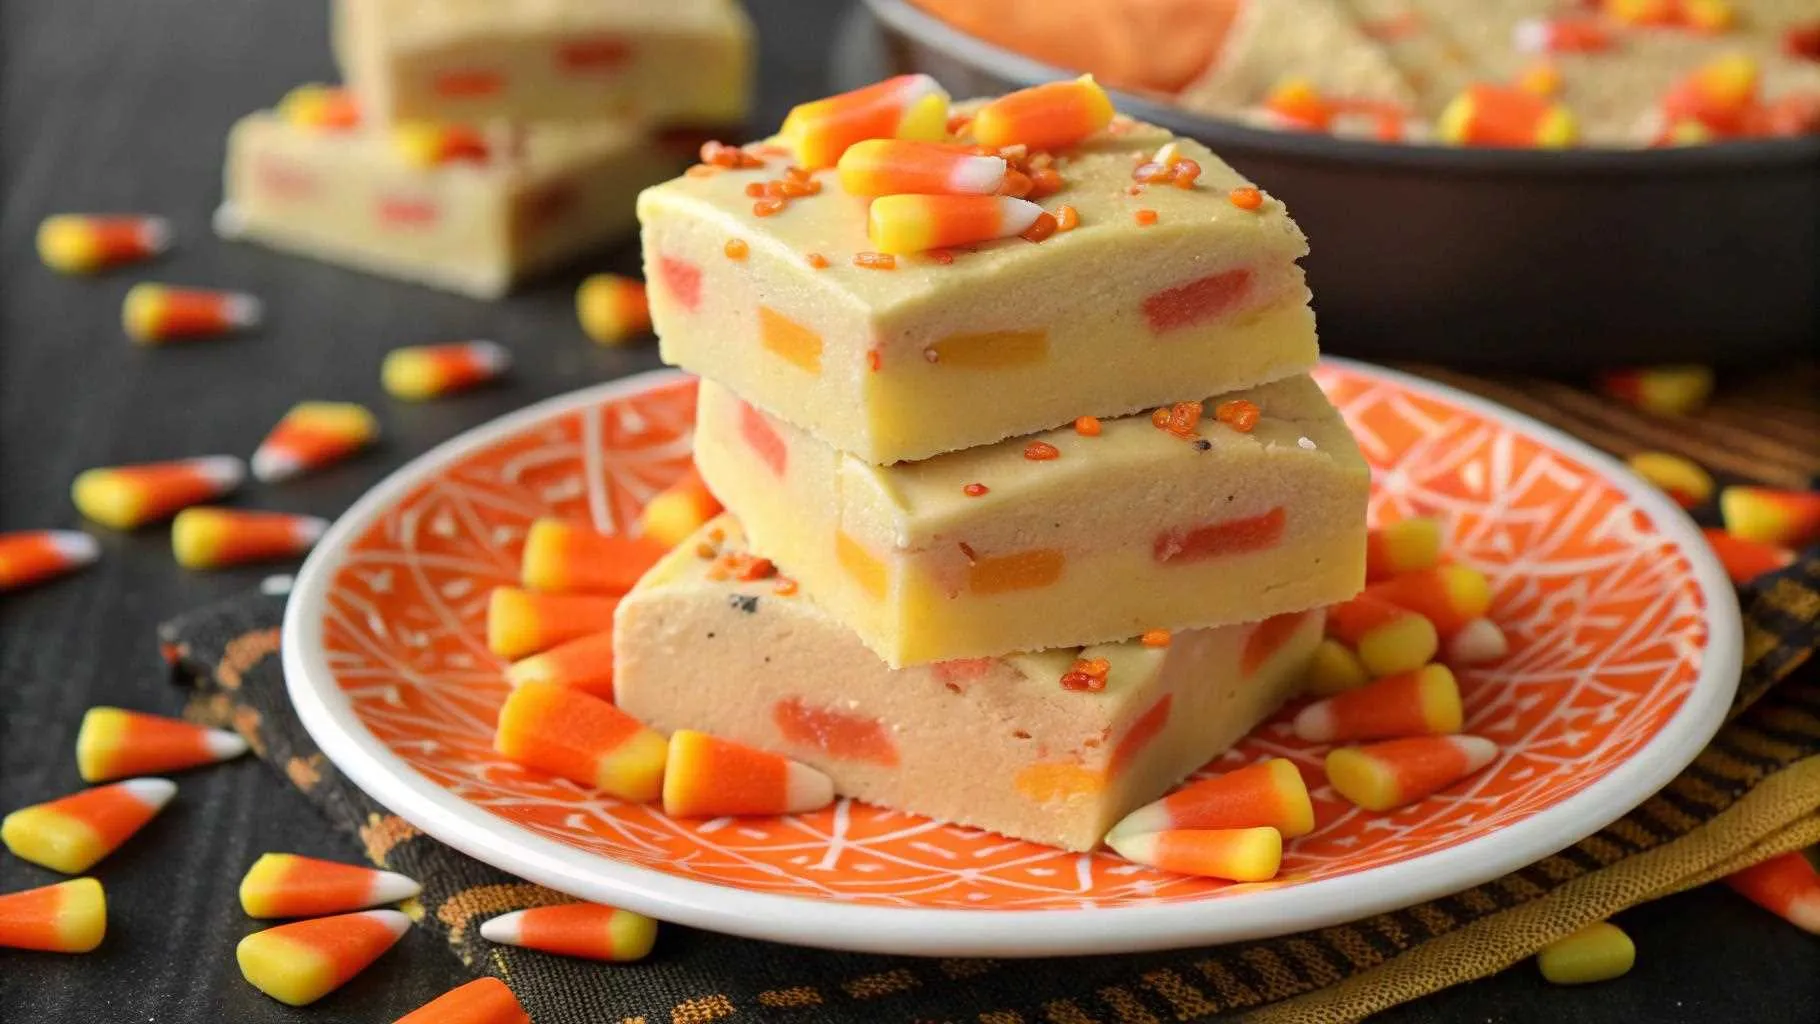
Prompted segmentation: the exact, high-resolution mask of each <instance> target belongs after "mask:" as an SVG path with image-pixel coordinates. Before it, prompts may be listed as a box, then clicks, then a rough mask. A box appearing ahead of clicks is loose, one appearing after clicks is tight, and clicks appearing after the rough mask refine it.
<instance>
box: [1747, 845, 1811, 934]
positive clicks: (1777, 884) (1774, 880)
mask: <svg viewBox="0 0 1820 1024" xmlns="http://www.w3.org/2000/svg"><path fill="white" fill-rule="evenodd" d="M1725 884H1726V885H1729V886H1731V887H1732V888H1733V889H1735V890H1737V891H1738V892H1739V893H1740V894H1742V895H1743V896H1744V897H1745V898H1746V899H1748V900H1750V901H1751V902H1752V903H1755V904H1756V905H1757V906H1759V907H1762V908H1763V909H1764V910H1767V911H1769V912H1770V913H1772V914H1774V915H1776V916H1777V917H1780V918H1781V919H1782V920H1784V921H1787V922H1788V923H1789V924H1792V925H1794V926H1795V927H1797V928H1799V929H1801V930H1802V931H1806V932H1813V933H1814V934H1815V935H1820V873H1817V872H1815V870H1814V864H1813V862H1812V861H1810V860H1808V859H1807V858H1806V857H1805V856H1803V855H1802V854H1801V852H1800V851H1799V850H1790V851H1789V852H1788V853H1783V854H1778V855H1777V856H1774V857H1771V858H1770V859H1768V860H1766V861H1763V862H1762V863H1760V864H1753V865H1751V866H1750V867H1748V868H1745V869H1744V870H1743V871H1739V872H1736V873H1735V874H1732V875H1729V876H1727V877H1726V879H1725Z"/></svg>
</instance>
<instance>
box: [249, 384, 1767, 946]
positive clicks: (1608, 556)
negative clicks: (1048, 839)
mask: <svg viewBox="0 0 1820 1024" xmlns="http://www.w3.org/2000/svg"><path fill="white" fill-rule="evenodd" d="M1319 379H1320V382H1321V384H1322V386H1323V387H1325V388H1326V389H1327V392H1328V394H1329V395H1331V396H1332V398H1333V400H1334V402H1335V404H1337V405H1338V406H1339V407H1340V408H1341V410H1342V411H1343V412H1344V413H1345V414H1346V418H1347V420H1348V421H1349V422H1350V423H1351V424H1352V427H1353V429H1354V431H1355V432H1356V433H1357V434H1358V437H1359V441H1360V445H1361V447H1362V448H1363V449H1364V451H1365V455H1366V457H1367V458H1368V459H1369V460H1370V461H1371V463H1372V465H1373V467H1374V469H1375V471H1376V487H1375V490H1374V494H1373V498H1372V503H1373V514H1374V515H1386V514H1413V513H1425V514H1433V515H1438V516H1440V517H1442V518H1443V519H1444V520H1445V521H1446V522H1447V524H1448V527H1449V530H1450V532H1451V534H1452V536H1451V541H1450V547H1449V550H1450V551H1451V552H1452V553H1453V554H1454V555H1455V556H1456V557H1458V558H1459V559H1461V560H1462V561H1465V562H1469V563H1471V564H1473V565H1476V566H1478V567H1480V568H1481V569H1483V570H1484V571H1485V572H1486V573H1487V574H1489V576H1490V577H1491V579H1492V580H1493V582H1494V585H1495V588H1496V594H1497V598H1496V605H1495V607H1494V609H1493V614H1494V616H1495V618H1496V619H1497V621H1498V622H1499V623H1500V624H1501V625H1502V626H1503V627H1504V629H1505V631H1506V632H1507V633H1509V635H1510V638H1511V641H1512V651H1511V654H1510V656H1509V657H1508V658H1506V659H1505V660H1504V662H1503V663H1502V664H1499V665H1497V666H1495V667H1493V668H1491V669H1488V670H1484V671H1476V672H1468V673H1465V674H1464V676H1463V678H1462V685H1463V692H1464V694H1465V699H1466V705H1467V719H1468V721H1467V728H1468V729H1469V730H1470V731H1472V732H1475V733H1479V734H1481V735H1485V736H1489V737H1491V738H1492V739H1494V740H1496V741H1497V742H1498V743H1499V744H1500V745H1501V746H1502V748H1503V755H1502V757H1501V758H1500V759H1499V760H1498V761H1497V762H1496V763H1495V764H1494V765H1493V766H1492V767H1490V768H1489V769H1487V770H1486V771H1484V772H1482V773H1481V774H1479V775H1477V776H1475V777H1473V778H1472V779H1470V780H1469V781H1467V782H1465V783H1463V784H1461V785H1459V786H1456V787H1455V788H1454V789H1452V790H1449V791H1447V792H1445V793H1443V794H1441V795H1440V796H1437V797H1434V798H1432V799H1429V800H1427V801H1425V802H1423V803H1420V804H1417V805H1416V806H1413V807H1409V808H1406V809H1404V810H1402V811H1398V812H1396V813H1392V814H1388V815H1378V814H1367V813H1362V812H1360V811H1357V810H1355V809H1353V808H1351V807H1350V806H1349V805H1347V804H1346V803H1344V802H1343V801H1342V800H1340V799H1338V798H1337V797H1336V796H1335V794H1334V793H1333V792H1332V790H1331V789H1330V788H1328V787H1327V786H1325V785H1321V786H1317V787H1316V788H1315V789H1314V795H1315V803H1316V809H1317V813H1318V815H1319V821H1320V823H1321V827H1320V828H1319V829H1318V830H1317V831H1316V832H1315V833H1314V834H1312V835H1309V836H1306V837H1304V838H1302V839H1299V840H1296V841H1295V842H1293V843H1291V844H1290V846H1289V850H1288V852H1287V854H1286V856H1285V858H1284V862H1283V874H1282V876H1281V877H1279V878H1278V879H1277V880H1275V881H1272V882H1267V883H1261V884H1251V885H1231V884H1224V883H1220V882H1213V881H1208V880H1205V879H1194V878H1185V877H1180V876H1175V875H1169V874H1165V873H1161V872H1157V871H1153V870H1150V869H1148V868H1142V867H1139V866H1137V865H1133V864H1129V863H1126V862H1125V861H1122V860H1120V859H1119V858H1117V857H1115V856H1112V855H1111V854H1086V855H1083V854H1070V853H1063V852H1061V851H1059V850H1055V849H1051V848H1048V847H1043V846H1037V845H1033V844H1030V843H1024V842H1017V841H1009V840H1006V839H1004V838H1003V837H1001V836H995V835H992V834H989V833H984V832H978V831H975V830H972V829H966V828H956V827H952V826H948V825H944V824H941V823H939V822H935V821H930V820H928V819H925V818H920V817H916V816H913V815H907V814H900V813H897V812H893V811H888V810H883V809H880V808H876V807H871V806H867V805H865V804H861V803H855V802H847V801H842V802H840V803H838V804H837V805H836V806H835V807H833V808H831V809H829V810H826V811H822V812H818V813H815V814H807V815H801V816H798V817H789V818H775V819H748V820H724V819H723V820H715V821H709V822H705V823H704V822H679V821H672V820H670V819H668V818H666V817H664V815H663V814H662V813H661V812H659V811H657V810H655V809H653V808H651V807H647V806H640V805H632V804H625V803H621V802H619V801H617V800H614V799H611V798H609V797H604V796H601V795H599V794H597V793H593V792H590V791H587V790H585V789H581V788H579V787H576V786H574V785H571V784H570V783H567V782H563V781H559V780H552V779H550V778H546V777H542V776H539V775H537V774H535V773H532V772H528V771H525V770H523V769H520V768H518V767H516V766H514V765H511V764H508V763H506V762H505V761H503V760H501V759H500V758H499V757H498V756H496V755H495V754H494V753H493V752H492V749H491V738H492V732H493V719H494V713H495V710H496V709H497V708H498V706H499V704H500V701H501V700H502V699H503V698H504V695H505V693H506V685H505V683H503V682H502V681H501V679H500V668H501V664H500V662H499V660H498V659H496V658H494V657H493V656H492V655H491V654H489V653H488V652H487V648H486V644H485V642H484V636H485V630H484V628H483V624H484V617H485V608H486V598H487V592H488V591H489V590H490V589H491V588H492V587H494V586H495V585H499V584H506V583H512V582H514V581H515V579H516V577H517V571H518V556H519V545H520V543H521V542H522V539H523V537H524V534H525V528H526V526H527V525H528V524H529V523H530V522H531V520H532V519H533V518H534V517H537V516H541V515H552V514H554V515H561V516H568V517H571V518H575V519H579V520H584V521H588V522H591V523H593V524H594V525H595V526H596V527H597V528H599V529H602V530H615V529H620V528H623V527H624V526H625V524H627V523H629V522H631V521H632V518H633V516H634V515H636V513H637V511H638V509H639V506H640V504H641V503H642V502H643V501H645V500H646V499H647V498H648V497H649V496H650V495H651V494H652V493H653V492H655V491H656V490H657V489H659V488H660V487H662V486H664V484H665V483H666V482H668V481H669V480H670V479H671V478H673V477H674V476H675V475H676V474H677V473H678V471H679V470H680V469H681V467H682V466H683V465H684V464H685V462H686V460H687V458H688V455H689V433H690V424H691V422H692V419H693V407H694V394H695V393H694V387H693V385H692V383H691V382H690V381H689V380H688V379H686V378H684V377H682V376H680V375H677V374H672V373H660V374H650V375H646V376H643V377H636V378H633V379H630V380H625V381H620V382H616V383H613V384H608V385H604V386H601V387H597V388H593V389H590V390H587V391H582V392H579V393H577V394H573V395H570V396H567V397H563V398H559V399H555V400H553V401H550V402H545V403H543V404H541V405H538V406H534V407H532V408H529V409H526V410H524V411H522V412H519V413H517V414H515V415H512V416H508V417H505V418H504V419H502V420H499V421H497V422H495V423H493V424H490V425H488V426H485V427H482V428H480V429H478V430H475V431H472V432H470V433H468V434H466V435H464V436H462V437H460V438H457V439H456V440H454V441H451V442H449V443H448V444H445V445H443V446H442V447H441V448H438V449H437V450H436V451H434V452H431V453H430V454H428V455H426V456H424V457H423V458H421V459H418V460H417V461H416V462H414V463H412V464H411V465H409V466H407V467H405V468H404V469H402V470H400V471H399V472H398V473H396V474H394V475H393V476H392V477H391V478H390V479H388V480H386V481H385V482H384V483H382V484H381V485H379V486H378V487H377V488H375V489H374V490H373V492H372V493H370V494H368V495H367V496H366V497H365V498H364V499H362V500H361V501H360V502H359V503H358V504H357V505H355V506H354V508H353V509H352V510H351V511H349V512H348V514H347V515H345V516H343V517H342V519H341V521H340V522H339V523H337V524H336V525H335V527H334V529H333V530H332V531H331V532H330V533H329V535H328V536H327V537H326V538H325V539H324V540H323V542H322V543H321V544H320V545H319V546H318V547H317V549H316V553H315V554H314V555H313V556H312V557H311V558H310V560H309V563H308V564H307V565H306V566H305V567H304V570H303V573H302V575H301V576H300V578H299V579H298V582H297V587H296V589H295V590H294V591H293V595H292V598H291V602H290V606H289V609H288V611H287V613H286V617H285V626H284V645H283V646H284V664H285V671H286V675H287V677H288V678H289V683H290V692H291V697H292V700H293V702H294V703H295V704H296V706H297V709H298V712H299V714H300V715H301V716H302V718H303V722H304V724H305V726H307V727H308V729H309V731H310V733H311V735H312V736H314V737H315V739H316V741H317V742H318V743H319V744H320V745H321V747H322V749H323V751H324V752H325V753H327V754H328V756H329V757H330V759H332V760H333V761H334V762H335V763H336V764H337V765H338V766H340V768H341V769H342V770H343V771H345V772H346V773H347V775H348V776H349V777H350V778H351V779H352V780H353V781H354V782H355V783H356V784H358V785H359V786H361V788H363V789H365V790H366V791H367V792H369V793H371V794H372V795H373V797H374V798H375V799H377V800H378V801H379V802H380V803H382V804H384V805H386V806H387V807H389V808H391V809H392V810H394V811H396V812H397V813H398V814H400V815H402V816H403V817H404V818H406V819H407V820H409V821H411V822H412V823H414V824H416V825H417V826H418V827H420V828H422V829H423V830H424V831H426V832H428V833H430V834H431V835H434V836H436V837H438V838H440V839H442V840H443V841H445V842H447V843H449V844H450V845H452V846H455V847H457V848H459V849H461V850H463V851H466V852H467V853H469V854H471V855H473V856H475V857H478V858H480V859H481V860H484V861H487V862H489V863H492V864H494V865H497V866H498V867H500V868H502V869H504V870H506V871H509V872H512V873H513V874H516V875H520V876H522V877H524V878H528V879H531V880H533V881H536V882H540V883H542V884H545V885H548V886H552V887H554V888H557V889H561V890H564V891H567V892H570V893H574V894H575V895H577V896H580V897H583V898H586V899H592V900H598V901H602V902H608V903H614V904H618V905H621V906H625V907H630V908H632V909H635V910H639V911H643V912H645V913H648V914H652V915H655V916H657V917H660V918H664V919H667V920H672V921H680V922H684V923H687V924H691V925H696V926H700V927H704V928H711V929H716V930H719V931H725V932H732V933H737V934H741V935H749V936H754V937H758V938H767V939H775V940H780V941H785V942H796V943H805V944H812V945H820V946H830V947H836V948H844V949H859V950H873V951H881V952H894V953H918V954H941V955H972V954H977V955H995V956H1017V955H1037V954H1062V953H1093V952H1114V951H1125V950H1138V949H1156V948H1164V947H1172V946H1187V945H1196V944H1205V943H1212V942H1224V941H1231V940H1236V939H1249V938H1257V937H1262V936H1267V935H1272V934H1279V933H1284V932H1290V931H1296V930H1300V929H1304V928H1311V927H1318V926H1322V925H1327V924H1332V923H1336V922H1339V921H1343V920H1348V919H1352V918H1356V917H1360V916H1363V915H1365V914H1369V913H1374V912H1377V911H1381V910H1386V909H1390V908H1394V907H1400V906H1405V905H1408V904H1411V903H1414V902H1417V901H1420V900H1423V899H1428V898H1431V897H1435V896H1439V895H1442V894H1445V893H1448V892H1453V891H1456V890H1459V889H1463V888H1466V887H1468V886H1470V885H1473V884H1476V883H1478V882H1481V881H1484V880H1486V879H1489V878H1492V877H1495V876H1497V875H1499V874H1502V873H1505V872H1507V871H1510V870H1513V869H1515V868H1517V867H1520V866H1521V865H1523V864H1526V863H1529V862H1531V861H1533V860H1535V859H1537V858H1539V857H1542V856H1544V855H1546V854H1548V853H1551V852H1553V851H1555V850H1557V849H1559V848H1561V847H1563V846H1566V845H1568V844H1570V843H1572V842H1575V841H1576V840H1578V839H1580V838H1582V837H1584V836H1586V835H1589V834H1590V833H1592V832H1594V831H1596V830H1597V829H1599V828H1601V827H1603V826H1604V825H1606V824H1607V823H1609V822H1610V821H1612V820H1613V819H1614V818H1616V817H1618V816H1619V815H1620V814H1622V813H1624V812H1625V811H1626V810H1628V809H1629V808H1631V807H1633V806H1635V805H1636V804H1638V803H1640V802H1642V800H1643V799H1644V798H1645V797H1647V796H1648V795H1649V794H1651V793H1652V792H1654V791H1655V790H1656V789H1658V788H1660V787H1661V786H1662V785H1663V784H1665V783H1666V782H1667V781H1668V780H1669V779H1670V778H1671V777H1673V775H1674V774H1675V773H1676V772H1677V771H1679V770H1680V769H1681V768H1682V767H1683V766H1684V765H1686V764H1687V763H1688V761H1690V760H1691V759H1692V758H1693V756H1694V754H1695V753H1696V752H1697V751H1698V750H1699V749H1700V747H1701V746H1702V745H1704V744H1705V743H1706V741H1707V740H1708V739H1709V738H1710V737H1711V736H1712V733H1713V731H1714V730H1715V729H1717V728H1718V725H1719V721H1720V719H1721V717H1722V715H1723V714H1724V711H1725V708H1726V706H1727V704H1728V703H1729V702H1730V699H1731V695H1732V691H1733V689H1734V688H1735V687H1736V685H1737V680H1738V665H1739V657H1740V655H1739V650H1740V640H1739V636H1740V627H1739V620H1738V610H1737V602H1736V600H1735V598H1734V597H1733V595H1732V591H1731V588H1730V586H1729V585H1728V584H1727V582H1726V579H1725V575H1724V573H1723V572H1722V571H1721V570H1720V568H1719V566H1718V565H1717V564H1716V562H1715V561H1714V559H1713V557H1712V556H1711V554H1710V553H1709V552H1708V551H1707V550H1706V547H1705V545H1704V544H1703V542H1702V541H1701V538H1700V535H1699V533H1698V532H1697V531H1696V530H1695V528H1694V526H1693V524H1692V523H1691V522H1690V521H1689V520H1688V519H1687V517H1686V516H1685V515H1683V514H1682V513H1681V511H1680V510H1678V509H1676V508H1675V507H1674V506H1673V505H1672V504H1671V503H1670V502H1669V501H1668V500H1667V499H1666V498H1665V497H1663V496H1662V495H1660V494H1658V493H1656V492H1655V491H1654V490H1652V489H1651V488H1649V487H1648V486H1647V485H1645V484H1643V483H1642V482H1641V481H1639V480H1637V479H1636V478H1635V477H1632V476H1631V475H1629V474H1628V473H1627V472H1626V471H1625V470H1624V469H1623V468H1622V467H1620V466H1619V465H1618V464H1616V463H1615V462H1613V461H1612V460H1611V459H1609V458H1607V457H1605V456H1603V455H1601V454H1599V453H1597V452H1595V451H1593V450H1592V449H1590V448H1588V447H1587V446H1585V445H1584V444H1581V443H1580V442H1578V441H1575V440H1573V439H1571V438H1568V437H1566V436H1564V435H1562V434H1559V433H1557V432H1555V431H1553V430H1550V429H1548V428H1547V427H1544V426H1541V425H1540V424H1537V423H1534V422H1532V421H1530V420H1527V419H1524V418H1523V417H1521V416H1518V415H1517V414H1515V413H1512V412H1510V411H1509V410H1506V409H1503V408H1500V407H1498V406H1496V405H1493V404H1491V403H1489V402H1486V401H1483V400H1481V399H1478V398H1474V397H1471V396H1468V395H1465V394H1462V393H1460V392H1457V391H1453V390H1451V389H1448V388H1445V387H1442V386H1439V385H1436V384H1432V383H1428V382H1424V381H1420V380H1417V379H1415V378H1412V377H1407V376H1403V375H1400V374H1396V373H1392V372H1389V371H1385V370H1379V369H1375V368H1371V367H1367V366H1363V365H1360V364H1356V363H1348V362H1344V361H1340V360H1332V361H1329V362H1328V363H1327V364H1326V365H1325V366H1324V367H1323V368H1322V370H1321V371H1320V374H1319ZM1322 753H1323V750H1322V749H1321V748H1316V747H1311V746H1309V745H1307V744H1303V743H1300V742H1298V741H1297V740H1296V739H1295V738H1294V737H1293V736H1292V735H1291V734H1290V732H1289V729H1288V727H1287V724H1286V716H1279V717H1278V718H1277V719H1276V720H1275V721H1273V722H1271V723H1269V724H1266V725H1265V726H1263V727H1261V728H1260V729H1259V730H1258V731H1257V732H1256V733H1254V734H1253V735H1252V736H1251V737H1250V738H1249V739H1247V740H1246V741H1245V742H1244V743H1243V744H1241V745H1240V746H1239V748H1238V749H1237V750H1235V751H1233V752H1231V753H1229V754H1228V755H1226V757H1224V758H1221V759H1219V760H1218V761H1216V762H1215V764H1214V765H1213V766H1211V767H1215V768H1220V769H1224V768H1229V767H1232V766H1235V765H1238V764H1241V763H1244V762H1248V761H1251V760H1253V759H1256V758H1259V757H1264V756H1267V755H1278V756H1283V757H1290V758H1293V759H1295V760H1296V761H1297V762H1298V763H1300V764H1301V765H1302V766H1303V767H1304V768H1305V769H1307V770H1308V773H1309V777H1310V778H1311V779H1319V778H1320V764H1321V754H1322Z"/></svg>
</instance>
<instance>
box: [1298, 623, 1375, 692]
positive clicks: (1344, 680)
mask: <svg viewBox="0 0 1820 1024" xmlns="http://www.w3.org/2000/svg"><path fill="white" fill-rule="evenodd" d="M1369 682H1371V673H1370V672H1367V671H1365V664H1364V663H1363V662H1361V661H1360V660H1359V656H1358V655H1356V654H1354V653H1352V648H1350V647H1347V646H1346V645H1345V644H1343V643H1341V642H1339V641H1338V640H1335V639H1334V638H1333V637H1326V638H1324V639H1323V640H1322V641H1321V642H1320V643H1318V644H1316V645H1315V648H1314V653H1313V654H1312V655H1311V656H1310V658H1309V662H1308V674H1307V683H1308V692H1309V693H1312V694H1314V695H1315V696H1316V697H1331V696H1333V695H1334V694H1336V693H1343V692H1345V691H1347V690H1356V689H1358V688H1359V687H1361V686H1364V685H1365V684H1366V683H1369Z"/></svg>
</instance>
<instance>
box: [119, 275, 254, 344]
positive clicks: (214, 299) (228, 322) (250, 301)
mask: <svg viewBox="0 0 1820 1024" xmlns="http://www.w3.org/2000/svg"><path fill="white" fill-rule="evenodd" d="M264 315H265V306H264V304H263V303H261V302H260V301H259V300H258V299H256V298H254V297H253V296H251V295H248V294H246V293H245V292H224V291H213V290H210V289H206V288H173V287H170V286H169V285H162V284H136V285H134V286H133V287H132V289H131V290H129V291H128V292H127V293H126V302H125V303H124V304H123V305H122V306H121V307H120V324H121V326H122V327H124V328H125V329H126V335H127V337H129V338H131V339H133V340H134V341H136V342H139V343H140V344H142V345H156V344H159V343H161V342H166V341H181V340H184V339H189V338H212V337H215V336H217V335H222V334H228V333H231V332H233V331H243V330H247V329H249V328H253V327H257V326H259V321H260V319H261V318H262V317H264Z"/></svg>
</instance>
